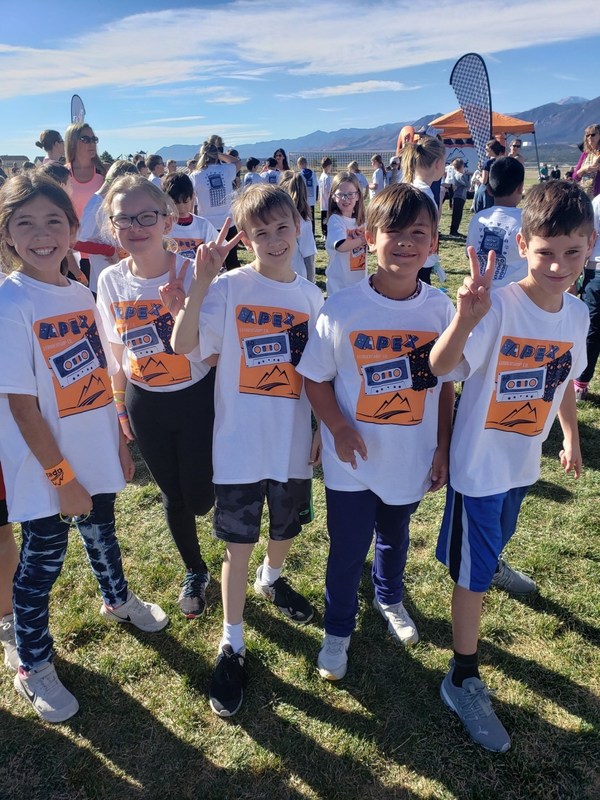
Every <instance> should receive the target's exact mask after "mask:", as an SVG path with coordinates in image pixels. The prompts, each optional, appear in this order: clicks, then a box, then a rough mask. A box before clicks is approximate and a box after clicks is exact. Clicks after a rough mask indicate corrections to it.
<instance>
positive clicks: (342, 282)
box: [325, 172, 367, 297]
mask: <svg viewBox="0 0 600 800" xmlns="http://www.w3.org/2000/svg"><path fill="white" fill-rule="evenodd" d="M364 222H365V204H364V201H363V196H362V192H361V191H360V186H359V183H358V181H357V180H356V176H355V175H354V174H353V173H352V172H338V174H337V175H336V176H335V178H334V179H333V181H332V183H331V194H330V195H329V215H328V217H327V240H326V242H325V249H326V250H327V255H328V257H329V261H328V264H327V271H326V276H327V296H328V297H331V296H332V295H334V294H335V293H336V292H339V291H340V289H345V288H346V287H347V286H352V284H354V283H358V282H359V281H360V280H362V279H363V278H364V277H365V275H366V274H367V246H366V240H365V230H364Z"/></svg>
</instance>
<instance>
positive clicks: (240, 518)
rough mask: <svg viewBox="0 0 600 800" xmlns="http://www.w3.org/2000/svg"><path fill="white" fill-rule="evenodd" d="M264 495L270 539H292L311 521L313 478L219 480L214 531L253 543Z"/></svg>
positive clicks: (228, 539) (225, 537) (227, 538)
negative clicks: (283, 481)
mask: <svg viewBox="0 0 600 800" xmlns="http://www.w3.org/2000/svg"><path fill="white" fill-rule="evenodd" d="M265 499H266V501H267V506H268V508H269V536H270V537H271V539H277V540H284V539H293V538H294V536H297V535H298V534H299V533H300V529H301V528H302V525H305V524H306V523H307V522H311V521H312V518H313V510H312V481H311V480H310V478H303V479H295V478H290V480H289V481H287V482H286V483H281V482H280V481H272V480H264V481H258V483H243V484H238V483H236V484H223V483H221V484H216V485H215V511H214V516H213V534H214V535H215V536H216V537H217V539H222V540H223V541H225V542H234V543H236V544H253V543H255V542H258V539H259V536H260V522H261V517H262V511H263V506H264V502H265Z"/></svg>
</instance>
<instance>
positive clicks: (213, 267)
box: [194, 217, 243, 283]
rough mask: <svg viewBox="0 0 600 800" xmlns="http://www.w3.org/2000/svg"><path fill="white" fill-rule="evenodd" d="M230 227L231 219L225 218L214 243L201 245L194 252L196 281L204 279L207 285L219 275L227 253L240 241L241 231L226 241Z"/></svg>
mask: <svg viewBox="0 0 600 800" xmlns="http://www.w3.org/2000/svg"><path fill="white" fill-rule="evenodd" d="M230 226H231V218H230V217H227V219H226V220H225V224H224V225H223V227H222V228H221V230H220V231H219V235H218V236H217V239H216V241H214V242H208V243H207V244H201V245H200V246H199V247H198V249H197V250H196V262H195V265H194V271H195V276H196V280H199V279H200V278H203V277H204V278H206V279H207V280H208V282H209V283H210V282H211V281H213V280H214V279H215V278H216V277H217V275H218V274H219V271H220V269H221V267H222V266H223V262H224V261H225V259H226V258H227V254H228V253H229V251H230V250H233V248H234V247H235V246H236V244H238V242H240V241H241V239H242V236H243V231H240V232H239V233H238V234H237V235H236V236H234V237H233V239H231V241H229V242H228V241H227V240H226V236H227V231H228V230H229V228H230Z"/></svg>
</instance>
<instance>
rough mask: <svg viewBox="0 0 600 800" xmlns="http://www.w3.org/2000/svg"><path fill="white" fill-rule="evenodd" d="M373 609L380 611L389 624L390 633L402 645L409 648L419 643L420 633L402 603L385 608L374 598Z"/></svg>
mask: <svg viewBox="0 0 600 800" xmlns="http://www.w3.org/2000/svg"><path fill="white" fill-rule="evenodd" d="M373 608H374V609H375V610H376V611H379V613H380V614H381V616H382V617H383V618H384V620H385V621H386V622H387V624H388V631H389V632H390V633H391V634H392V636H393V637H394V639H397V640H398V641H399V642H400V644H403V645H404V646H405V647H409V645H411V644H416V643H417V642H418V641H419V632H418V631H417V626H416V625H415V623H414V621H413V619H412V618H411V616H410V614H409V613H408V611H407V610H406V609H405V608H404V604H403V603H402V602H400V603H395V604H394V605H393V606H383V605H382V604H381V603H380V602H379V600H378V599H377V598H376V597H374V598H373Z"/></svg>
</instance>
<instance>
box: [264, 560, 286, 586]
mask: <svg viewBox="0 0 600 800" xmlns="http://www.w3.org/2000/svg"><path fill="white" fill-rule="evenodd" d="M281 569H282V568H281V567H279V569H275V567H270V566H269V565H268V564H267V559H266V556H265V560H264V561H263V565H262V572H261V573H260V582H261V583H262V585H263V586H273V584H274V583H275V581H276V580H277V578H278V577H279V576H280V575H281Z"/></svg>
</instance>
